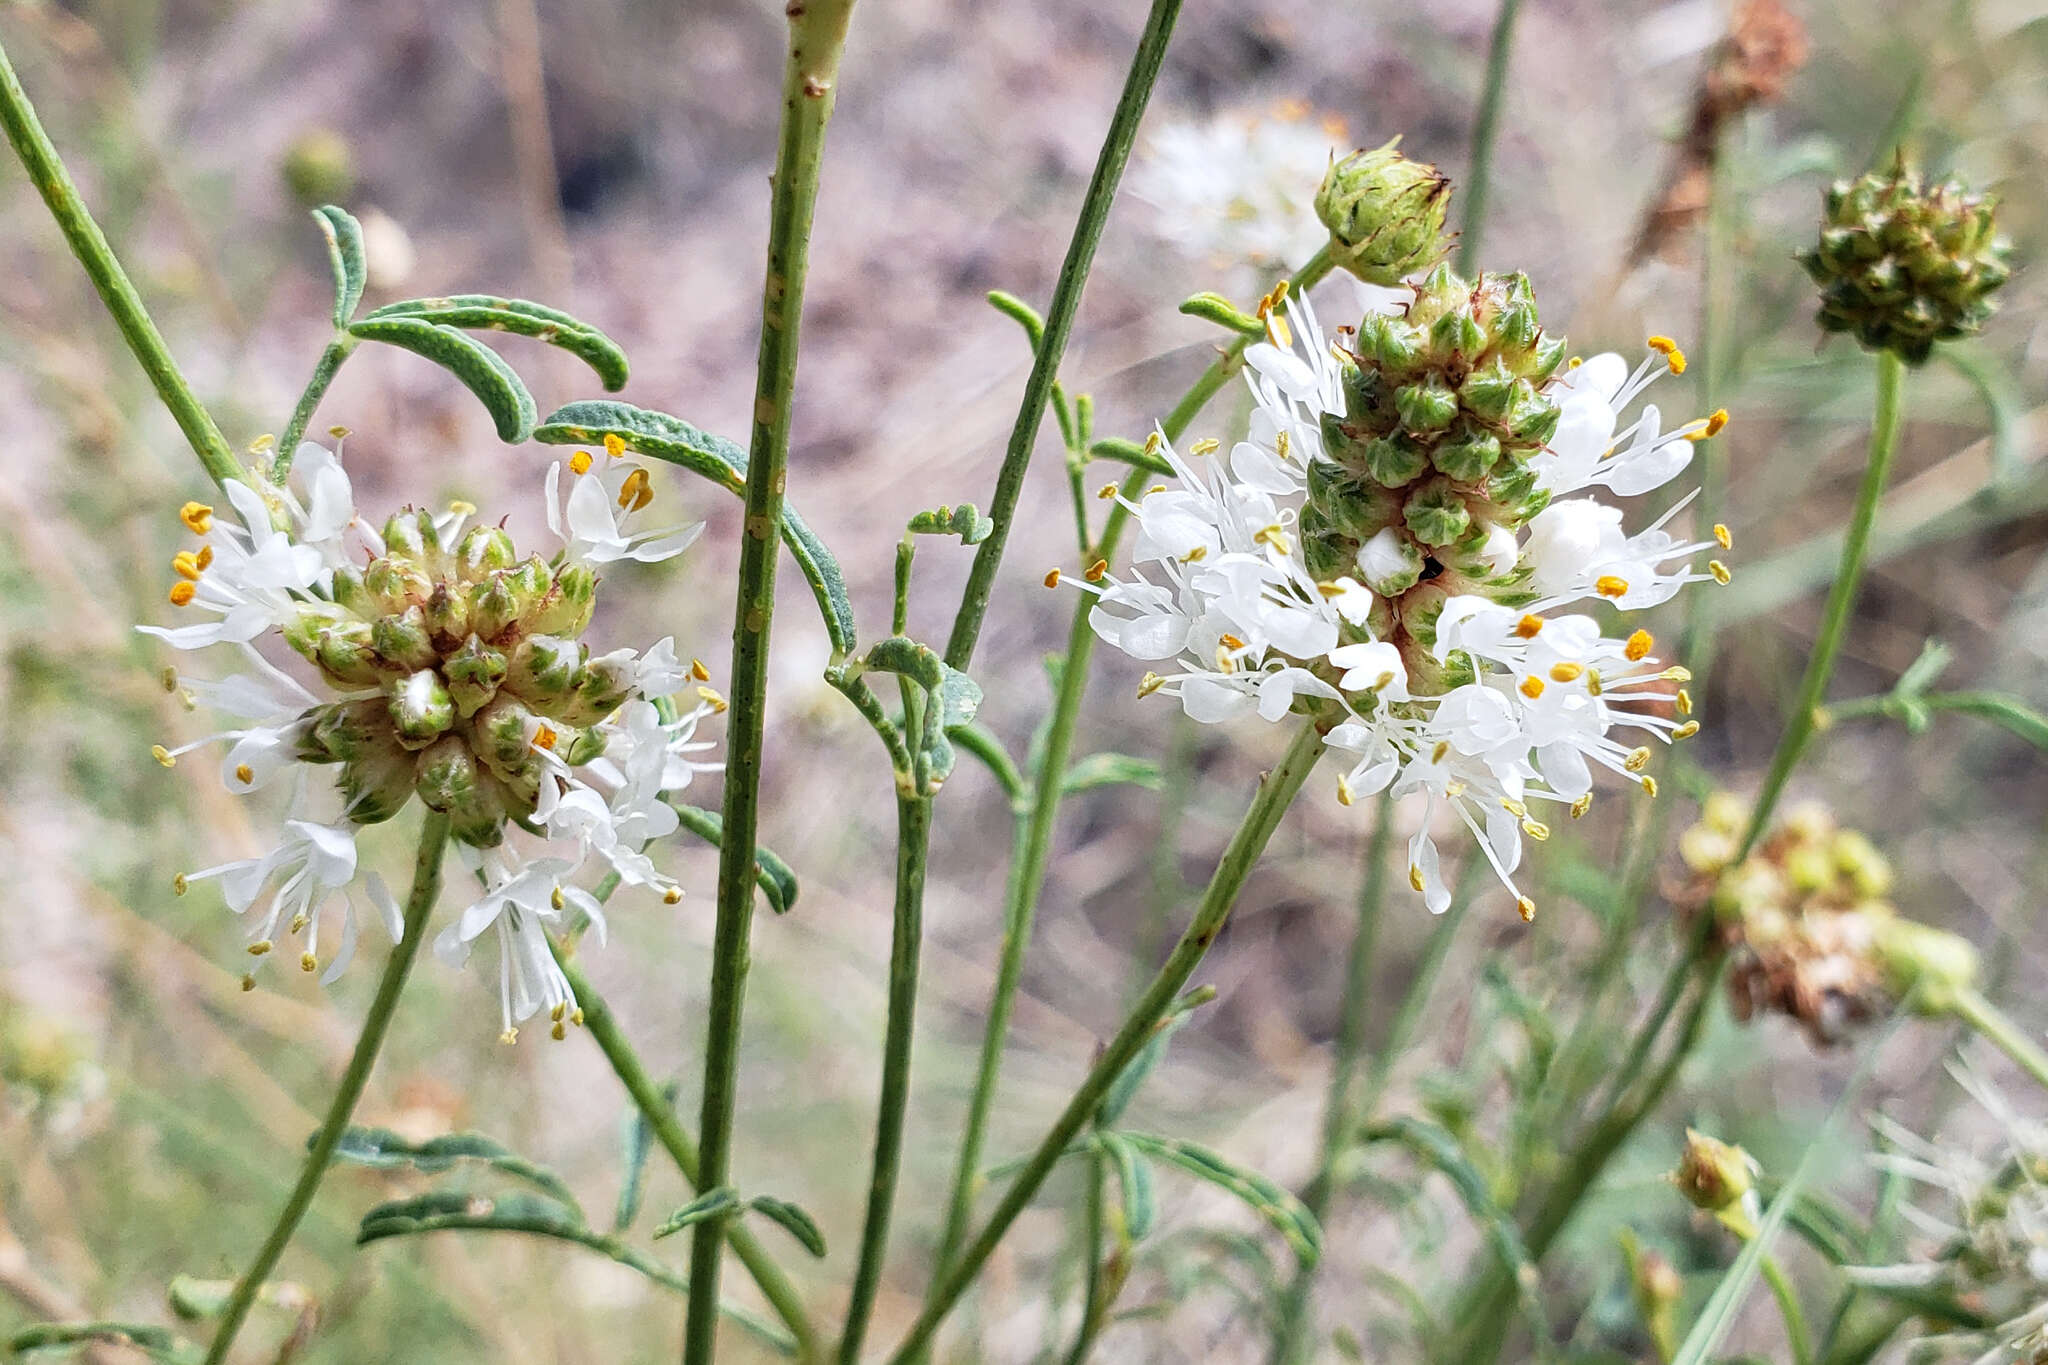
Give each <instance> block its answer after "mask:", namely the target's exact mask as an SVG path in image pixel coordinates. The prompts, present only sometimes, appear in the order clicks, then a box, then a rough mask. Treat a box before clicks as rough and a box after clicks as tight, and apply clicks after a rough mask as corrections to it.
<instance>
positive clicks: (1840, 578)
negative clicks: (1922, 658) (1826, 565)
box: [1735, 351, 1906, 862]
mask: <svg viewBox="0 0 2048 1365" xmlns="http://www.w3.org/2000/svg"><path fill="white" fill-rule="evenodd" d="M1905 382H1906V362H1904V361H1903V360H1900V359H1899V358H1898V357H1897V356H1895V355H1893V354H1892V353H1891V352H1890V351H1883V352H1880V353H1879V354H1878V357H1877V415H1876V418H1875V420H1874V421H1873V422H1872V424H1871V430H1870V459H1869V463H1868V464H1867V465H1866V466H1865V467H1864V471H1863V487H1862V489H1861V490H1860V491H1859V492H1858V494H1857V496H1856V508H1855V511H1854V512H1853V513H1851V515H1850V518H1849V527H1848V531H1847V533H1846V534H1845V535H1844V537H1843V540H1842V559H1841V563H1840V565H1839V566H1838V567H1837V568H1836V570H1835V582H1834V586H1833V587H1831V588H1830V589H1828V600H1827V606H1826V608H1825V609H1824V610H1823V612H1822V615H1821V625H1820V634H1819V635H1817V636H1816V637H1815V638H1814V642H1813V653H1812V655H1811V656H1810V657H1809V658H1808V660H1807V664H1806V676H1805V678H1804V679H1803V680H1802V681H1801V682H1800V684H1799V698H1798V700H1797V701H1796V702H1794V703H1793V706H1792V714H1791V715H1790V716H1789V717H1787V719H1786V721H1785V731H1784V733H1783V734H1782V735H1780V736H1779V738H1778V748H1777V751H1776V752H1775V753H1773V754H1772V755H1771V767H1770V771H1769V772H1768V773H1766V774H1765V776H1764V781H1763V785H1762V786H1761V787H1760V788H1759V789H1758V791H1757V796H1756V806H1755V808H1754V809H1753V810H1752V811H1751V812H1750V817H1749V828H1748V830H1747V831H1746V832H1745V833H1744V834H1743V836H1742V848H1741V850H1740V852H1738V853H1737V854H1736V857H1735V861H1736V862H1741V861H1742V859H1743V858H1745V857H1747V856H1749V850H1750V849H1751V848H1752V847H1754V846H1755V844H1756V841H1757V838H1758V836H1760V835H1761V834H1762V833H1763V831H1764V828H1765V827H1766V826H1767V825H1768V824H1769V823H1770V818H1771V813H1772V811H1774V810H1775V809H1776V808H1777V804H1778V797H1779V796H1780V795H1782V794H1783V792H1784V790H1785V783H1786V782H1787V781H1789V780H1790V779H1791V776H1792V769H1793V768H1794V767H1795V766H1796V765H1797V764H1798V762H1799V758H1800V755H1801V754H1803V753H1805V751H1806V742H1807V741H1808V740H1809V739H1811V738H1812V737H1813V731H1814V721H1815V717H1816V716H1817V715H1818V713H1819V711H1820V706H1821V702H1822V701H1824V700H1825V699H1826V697H1827V690H1828V679H1829V678H1831V677H1833V676H1834V671H1835V656H1836V655H1837V654H1839V653H1840V652H1841V648H1842V641H1843V639H1844V638H1845V637H1846V636H1847V635H1848V633H1849V618H1850V616H1851V615H1852V614H1853V612H1854V609H1855V606H1856V590H1857V588H1858V587H1860V586H1861V585H1862V582H1863V565H1864V561H1865V559H1866V558H1867V556H1868V553H1869V549H1870V530H1871V527H1873V526H1875V525H1876V524H1877V505H1878V501H1879V500H1880V499H1881V498H1882V497H1883V496H1884V486H1885V481H1886V479H1887V478H1888V477H1889V476H1890V473H1891V465H1892V454H1893V452H1894V451H1896V450H1897V449H1898V444H1899V426H1900V421H1901V417H1902V415H1903V410H1904V403H1903V401H1902V400H1903V398H1904V391H1905Z"/></svg>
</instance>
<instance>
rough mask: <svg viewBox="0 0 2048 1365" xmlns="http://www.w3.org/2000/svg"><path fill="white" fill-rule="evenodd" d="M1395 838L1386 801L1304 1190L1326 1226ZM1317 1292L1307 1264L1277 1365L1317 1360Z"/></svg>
mask: <svg viewBox="0 0 2048 1365" xmlns="http://www.w3.org/2000/svg"><path fill="white" fill-rule="evenodd" d="M1393 835H1394V799H1393V797H1391V796H1382V797H1380V800H1379V809H1378V810H1377V811H1376V812H1375V814H1374V817H1373V827H1372V838H1370V839H1368V840H1367V841H1366V846H1365V875H1364V876H1363V877H1362V878H1361V879H1360V884H1359V892H1358V927H1357V928H1356V929H1355V930H1354V931H1353V932H1352V935H1351V954H1350V958H1349V961H1348V964H1347V966H1346V968H1345V972H1344V998H1343V1005H1342V1008H1341V1010H1340V1012H1339V1014H1338V1017H1337V1038H1336V1044H1335V1047H1334V1052H1333V1056H1332V1058H1331V1062H1330V1093H1329V1097H1328V1098H1327V1099H1325V1100H1324V1101H1323V1147H1322V1154H1321V1156H1320V1157H1319V1158H1318V1159H1317V1161H1316V1173H1315V1175H1314V1176H1313V1177H1311V1178H1310V1180H1309V1182H1308V1184H1307V1185H1306V1186H1304V1187H1303V1188H1302V1191H1301V1202H1302V1203H1303V1204H1304V1205H1305V1206H1307V1208H1308V1211H1309V1212H1310V1213H1312V1214H1314V1215H1315V1219H1316V1222H1317V1223H1321V1222H1322V1221H1323V1219H1324V1217H1325V1216H1327V1215H1328V1213H1329V1211H1330V1195H1331V1191H1332V1189H1333V1187H1334V1185H1335V1178H1336V1168H1337V1160H1338V1158H1339V1157H1341V1156H1342V1155H1343V1154H1344V1149H1345V1147H1346V1146H1347V1145H1348V1141H1349V1138H1350V1134H1351V1130H1352V1117H1351V1082H1352V1078H1353V1077H1354V1076H1355V1075H1356V1074H1357V1072H1358V1057H1359V1053H1360V1052H1361V1051H1362V1050H1363V1049H1364V1047H1365V1022H1366V1015H1367V1013H1368V1006H1369V1005H1370V1004H1371V991H1372V969H1373V950H1374V947H1375V944H1376V940H1377V939H1378V937H1379V924H1380V904H1381V902H1382V901H1383V900H1384V899H1385V898H1386V888H1387V849H1388V846H1389V845H1390V844H1391V843H1392V842H1393ZM1314 1290H1315V1265H1314V1263H1312V1262H1305V1263H1303V1264H1301V1265H1298V1266H1297V1267H1296V1268H1295V1271H1294V1282H1293V1283H1292V1284H1290V1285H1289V1286H1288V1288H1287V1297H1286V1298H1285V1299H1284V1300H1283V1301H1282V1302H1281V1305H1280V1316H1279V1321H1278V1324H1277V1326H1276V1327H1275V1329H1274V1332H1273V1348H1272V1351H1271V1352H1270V1353H1269V1354H1268V1356H1267V1359H1268V1360H1269V1361H1271V1362H1272V1365H1293V1362H1295V1361H1298V1360H1306V1359H1309V1358H1311V1356H1312V1354H1313V1353H1312V1351H1311V1350H1310V1349H1309V1347H1310V1343H1311V1342H1313V1340H1314V1333H1313V1332H1310V1331H1308V1330H1307V1328H1308V1322H1309V1311H1308V1310H1309V1299H1310V1296H1311V1295H1312V1294H1313V1293H1314Z"/></svg>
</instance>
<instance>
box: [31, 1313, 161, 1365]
mask: <svg viewBox="0 0 2048 1365" xmlns="http://www.w3.org/2000/svg"><path fill="white" fill-rule="evenodd" d="M94 1344H104V1345H109V1346H132V1347H134V1348H135V1349H137V1350H139V1351H141V1352H142V1353H143V1354H144V1355H147V1356H148V1357H149V1358H150V1359H151V1360H159V1361H167V1362H170V1365H190V1362H193V1361H196V1360H198V1359H199V1351H198V1349H197V1348H196V1347H194V1346H192V1345H191V1344H190V1343H188V1342H183V1341H180V1340H179V1339H178V1338H177V1337H176V1336H175V1335H174V1334H173V1333H171V1332H170V1331H169V1330H168V1329H167V1328H163V1327H152V1326H150V1325H149V1324H147V1323H140V1322H43V1323H37V1324H36V1325H35V1326H34V1327H27V1328H24V1329H22V1330H21V1331H19V1332H16V1333H15V1334H14V1335H13V1336H12V1337H11V1338H9V1339H8V1342H7V1349H8V1351H9V1352H10V1353H11V1354H14V1355H27V1354H28V1353H29V1352H30V1351H48V1350H58V1349H62V1348H64V1347H71V1346H90V1345H94Z"/></svg>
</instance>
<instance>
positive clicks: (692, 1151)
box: [548, 940, 818, 1365]
mask: <svg viewBox="0 0 2048 1365" xmlns="http://www.w3.org/2000/svg"><path fill="white" fill-rule="evenodd" d="M548 946H549V947H550V948H552V949H553V950H554V954H555V962H556V963H557V964H558V965H559V966H560V967H561V969H562V975H563V976H564V977H565V978H566V979H567V980H568V982H569V990H570V991H571V992H572V993H573V994H574V995H575V997H576V1005H577V1008H579V1009H580V1010H582V1011H583V1027H584V1028H586V1029H588V1030H589V1031H590V1037H591V1040H592V1041H593V1042H595V1043H596V1044H597V1049H598V1051H599V1052H602V1053H603V1054H604V1059H605V1060H606V1061H607V1062H610V1063H611V1068H612V1071H613V1073H614V1074H615V1075H617V1076H618V1078H619V1083H620V1084H621V1085H623V1086H625V1087H626V1094H627V1096H628V1097H629V1098H631V1100H632V1101H633V1107H634V1108H636V1109H638V1110H639V1111H640V1117H641V1118H642V1119H643V1120H644V1121H645V1122H646V1124H647V1131H648V1132H650V1133H652V1134H654V1140H655V1141H656V1142H659V1143H660V1144H661V1146H662V1150H663V1151H665V1152H667V1153H668V1154H669V1157H670V1158H671V1159H672V1160H673V1161H674V1162H675V1163H676V1169H677V1170H679V1171H681V1172H682V1174H683V1179H685V1180H687V1181H688V1182H689V1183H690V1188H691V1189H693V1190H701V1189H702V1188H703V1185H702V1184H701V1183H700V1182H699V1180H698V1174H699V1166H698V1162H697V1144H696V1143H694V1142H692V1141H691V1140H690V1135H689V1134H688V1133H686V1132H684V1131H683V1124H682V1120H680V1119H678V1118H677V1117H676V1111H675V1106H674V1105H672V1104H670V1103H669V1100H668V1097H667V1096H666V1095H664V1094H662V1093H661V1085H660V1084H659V1083H658V1082H657V1081H656V1080H655V1079H654V1077H652V1076H650V1075H648V1074H647V1068H646V1066H645V1065H644V1064H643V1063H642V1062H641V1060H640V1054H639V1053H638V1052H636V1051H635V1050H634V1048H633V1044H632V1042H631V1041H630V1040H628V1039H627V1037H626V1034H625V1031H624V1030H623V1029H621V1028H620V1027H619V1021H618V1018H617V1016H615V1015H614V1014H613V1013H612V1010H611V1006H610V1005H608V1004H606V1003H605V999H604V997H603V996H601V995H599V994H598V992H597V987H595V986H593V985H592V984H591V983H590V978H589V977H587V976H585V975H584V973H583V968H582V966H581V964H579V963H578V962H577V960H576V958H575V956H574V955H573V954H572V953H569V952H565V951H563V949H562V946H561V945H560V944H558V943H555V942H554V941H553V940H550V941H549V945H548ZM725 1241H726V1245H728V1246H730V1247H731V1248H732V1254H733V1255H734V1256H737V1257H738V1258H739V1261H740V1264H741V1265H743V1266H745V1267H746V1268H747V1273H748V1274H749V1275H752V1276H753V1277H754V1283H755V1284H756V1285H758V1286H759V1287H760V1290H761V1296H762V1297H763V1298H765V1299H767V1300H768V1306H769V1307H770V1308H772V1309H773V1310H774V1311H775V1316H777V1317H778V1318H780V1319H782V1325H783V1326H785V1327H787V1328H788V1329H789V1334H790V1336H792V1337H794V1338H795V1339H796V1343H797V1359H798V1361H799V1362H800V1365H807V1363H808V1362H811V1361H815V1360H816V1359H817V1358H818V1332H817V1328H815V1327H813V1326H812V1325H811V1320H810V1316H809V1315H808V1314H807V1313H805V1311H804V1301H803V1296H802V1295H801V1294H799V1293H798V1292H797V1288H796V1286H795V1285H794V1284H793V1283H791V1281H790V1278H789V1276H788V1275H787V1274H785V1273H784V1271H783V1269H782V1267H781V1266H779V1265H777V1264H776V1263H775V1259H774V1257H772V1256H770V1255H769V1254H768V1250H767V1248H766V1247H764V1246H762V1245H761V1243H760V1240H759V1239H758V1238H756V1237H755V1236H754V1234H753V1233H752V1232H751V1231H750V1230H749V1229H748V1228H747V1227H746V1225H745V1224H743V1223H740V1222H738V1221H734V1222H732V1223H729V1224H728V1225H727V1226H726V1232H725Z"/></svg>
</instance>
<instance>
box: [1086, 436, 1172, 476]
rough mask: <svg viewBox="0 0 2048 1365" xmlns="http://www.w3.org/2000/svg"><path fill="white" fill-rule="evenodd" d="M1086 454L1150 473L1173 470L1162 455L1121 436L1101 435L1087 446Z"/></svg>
mask: <svg viewBox="0 0 2048 1365" xmlns="http://www.w3.org/2000/svg"><path fill="white" fill-rule="evenodd" d="M1088 454H1089V456H1090V458H1092V459H1097V460H1115V461H1116V462H1117V463H1118V464H1127V465H1129V466H1131V467H1132V468H1133V469H1142V470H1145V471H1146V472H1148V473H1152V474H1166V475H1171V474H1172V473H1173V472H1174V470H1173V466H1172V465H1170V464H1168V463H1167V462H1166V459H1165V457H1164V456H1160V455H1154V454H1153V453H1152V452H1151V451H1149V450H1147V449H1145V447H1144V446H1142V445H1139V444H1138V443H1137V442H1136V441H1126V440H1125V439H1124V438H1123V437H1121V436H1105V437H1103V438H1102V439H1101V440H1099V441H1096V442H1094V443H1093V444H1091V445H1090V446H1089V447H1088Z"/></svg>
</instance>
